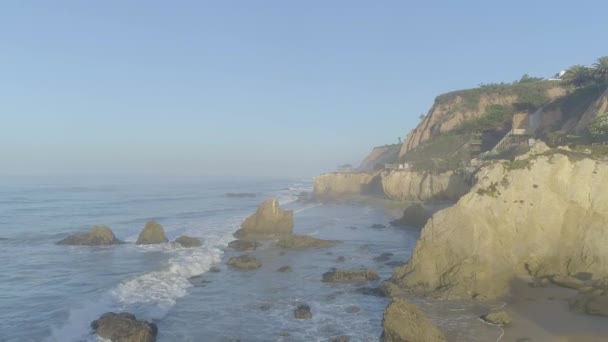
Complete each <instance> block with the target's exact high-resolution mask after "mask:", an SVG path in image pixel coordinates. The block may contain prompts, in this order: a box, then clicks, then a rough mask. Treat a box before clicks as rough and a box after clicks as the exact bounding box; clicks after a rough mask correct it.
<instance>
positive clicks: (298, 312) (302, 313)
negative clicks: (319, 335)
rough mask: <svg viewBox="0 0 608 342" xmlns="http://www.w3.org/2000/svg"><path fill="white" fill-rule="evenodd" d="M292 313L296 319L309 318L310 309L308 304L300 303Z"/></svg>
mask: <svg viewBox="0 0 608 342" xmlns="http://www.w3.org/2000/svg"><path fill="white" fill-rule="evenodd" d="M293 315H294V317H295V318H297V319H311V318H312V311H310V306H308V305H306V304H302V305H298V307H297V308H296V309H295V310H294V311H293Z"/></svg>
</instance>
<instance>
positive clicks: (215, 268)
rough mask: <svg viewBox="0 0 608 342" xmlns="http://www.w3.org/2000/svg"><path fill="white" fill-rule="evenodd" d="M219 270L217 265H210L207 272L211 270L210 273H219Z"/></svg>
mask: <svg viewBox="0 0 608 342" xmlns="http://www.w3.org/2000/svg"><path fill="white" fill-rule="evenodd" d="M221 271H222V270H221V269H220V268H219V267H217V266H211V268H210V269H209V272H212V273H219V272H221Z"/></svg>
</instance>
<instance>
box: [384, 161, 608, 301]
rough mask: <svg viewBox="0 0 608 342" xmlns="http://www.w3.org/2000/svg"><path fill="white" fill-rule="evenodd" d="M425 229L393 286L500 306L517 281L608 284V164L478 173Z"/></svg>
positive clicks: (530, 165) (519, 166)
mask: <svg viewBox="0 0 608 342" xmlns="http://www.w3.org/2000/svg"><path fill="white" fill-rule="evenodd" d="M477 178H478V181H477V183H476V184H475V185H474V187H473V188H472V189H471V191H470V192H469V193H468V194H466V195H464V196H463V197H462V198H461V199H460V200H459V201H458V202H457V203H456V204H455V205H453V206H452V207H449V208H447V209H444V210H441V211H439V212H437V213H435V215H433V217H432V218H431V220H429V222H428V223H427V224H426V225H425V227H424V228H423V230H422V234H421V238H420V240H419V241H418V243H417V245H416V247H415V250H414V253H413V255H412V257H411V259H410V261H409V262H408V264H407V265H405V266H403V267H401V268H398V269H396V270H395V272H394V274H393V277H392V279H391V280H390V282H391V283H394V284H397V285H398V286H400V287H402V288H405V289H408V290H411V291H414V292H416V293H419V294H422V295H431V296H436V297H440V298H446V299H455V298H478V299H490V298H498V297H501V296H503V295H505V294H507V293H508V291H509V288H510V285H511V283H512V282H513V281H514V280H515V279H517V278H518V277H520V276H521V277H530V276H535V277H542V276H550V275H569V276H574V275H576V274H577V273H579V272H589V273H591V274H592V275H593V278H594V279H599V278H604V277H608V249H607V248H606V246H608V196H607V195H606V193H607V191H608V187H607V184H608V163H606V162H600V161H596V160H592V159H588V158H581V157H580V156H576V155H574V154H572V153H571V152H556V153H551V152H545V153H544V154H538V155H532V154H529V155H526V156H524V157H523V158H522V160H520V161H516V162H496V163H494V164H492V165H489V166H486V167H484V168H482V169H481V170H480V171H479V172H478V174H477Z"/></svg>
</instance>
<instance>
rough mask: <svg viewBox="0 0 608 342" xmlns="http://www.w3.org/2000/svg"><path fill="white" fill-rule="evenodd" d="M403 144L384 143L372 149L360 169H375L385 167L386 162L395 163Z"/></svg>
mask: <svg viewBox="0 0 608 342" xmlns="http://www.w3.org/2000/svg"><path fill="white" fill-rule="evenodd" d="M400 149H401V145H399V144H394V145H384V146H377V147H374V148H373V149H372V151H371V152H370V154H368V155H367V156H366V157H365V159H363V161H362V162H361V164H360V165H359V168H358V170H359V171H365V172H370V171H375V170H380V169H383V168H384V164H393V163H395V162H396V161H397V156H398V155H399V150H400Z"/></svg>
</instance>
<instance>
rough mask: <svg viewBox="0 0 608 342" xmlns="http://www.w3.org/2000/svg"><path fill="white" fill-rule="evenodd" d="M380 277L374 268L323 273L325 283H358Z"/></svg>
mask: <svg viewBox="0 0 608 342" xmlns="http://www.w3.org/2000/svg"><path fill="white" fill-rule="evenodd" d="M377 279H380V277H379V276H378V273H377V272H376V271H374V270H333V271H329V272H325V273H323V282H325V283H360V282H366V281H370V280H377Z"/></svg>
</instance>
